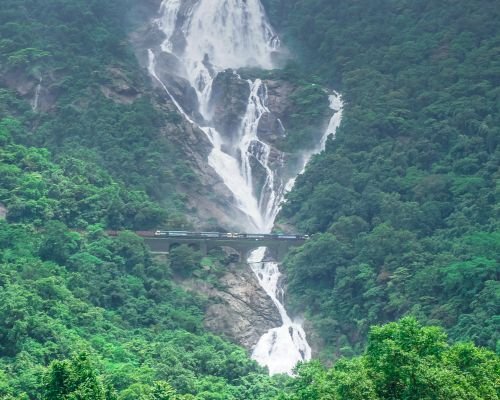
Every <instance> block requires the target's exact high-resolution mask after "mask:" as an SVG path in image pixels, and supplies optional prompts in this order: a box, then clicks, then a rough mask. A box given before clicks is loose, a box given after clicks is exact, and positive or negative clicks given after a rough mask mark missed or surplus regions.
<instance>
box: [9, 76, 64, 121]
mask: <svg viewBox="0 0 500 400" xmlns="http://www.w3.org/2000/svg"><path fill="white" fill-rule="evenodd" d="M60 79H61V77H60V76H56V74H55V73H54V72H53V71H46V72H45V73H44V74H42V75H40V76H39V77H38V78H36V77H34V76H31V75H28V74H26V73H25V72H24V71H22V70H17V69H14V70H11V71H8V72H6V73H4V74H0V82H2V83H3V84H4V85H5V86H7V87H8V88H9V89H11V90H13V91H15V92H17V93H18V94H19V95H20V96H21V97H23V98H24V99H26V100H27V101H28V102H29V103H30V104H31V105H32V108H33V109H34V111H38V112H47V111H50V110H51V109H52V107H53V106H54V105H55V103H56V101H57V98H58V97H59V95H60V89H59V87H58V82H59V81H60ZM35 99H36V101H35ZM35 102H36V106H34V104H35Z"/></svg>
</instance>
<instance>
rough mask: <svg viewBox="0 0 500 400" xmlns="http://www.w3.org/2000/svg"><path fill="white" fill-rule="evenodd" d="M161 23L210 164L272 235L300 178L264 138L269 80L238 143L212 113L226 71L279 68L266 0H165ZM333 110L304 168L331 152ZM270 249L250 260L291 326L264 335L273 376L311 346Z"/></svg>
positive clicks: (254, 223) (251, 101) (256, 84)
mask: <svg viewBox="0 0 500 400" xmlns="http://www.w3.org/2000/svg"><path fill="white" fill-rule="evenodd" d="M156 24H157V26H158V28H159V29H160V30H161V31H162V32H163V33H164V35H165V39H164V41H163V43H162V45H161V51H163V52H166V53H169V54H171V55H173V56H175V57H177V59H178V60H179V61H180V63H181V65H182V66H183V68H184V70H185V72H184V74H185V78H186V79H187V80H188V81H189V83H190V85H191V86H192V87H193V88H194V89H195V91H196V94H197V97H198V101H199V112H200V114H201V115H202V116H203V118H204V119H205V121H207V122H206V123H205V124H204V125H205V126H200V125H198V127H199V128H200V129H201V130H202V131H203V132H204V133H205V134H206V136H207V138H208V139H209V140H210V143H211V144H212V146H213V148H212V150H211V153H210V155H209V157H208V162H209V165H210V166H211V167H212V168H213V169H214V170H215V171H216V173H217V174H218V175H219V176H220V177H221V179H222V180H223V182H224V184H225V185H226V186H227V187H228V188H229V190H230V191H231V192H232V193H233V195H234V198H235V201H236V206H237V207H238V209H239V210H240V211H242V212H243V213H244V215H246V216H247V217H248V221H247V226H248V228H247V229H246V230H247V231H248V232H260V233H267V232H270V231H271V229H272V227H273V224H274V219H275V218H276V215H277V214H278V212H279V208H280V204H281V202H282V201H283V198H284V195H285V193H286V191H287V190H290V189H291V187H292V186H293V183H294V181H295V178H294V179H291V180H289V181H288V182H284V181H283V179H282V178H281V177H280V176H279V174H278V173H277V171H276V166H275V165H274V167H273V166H272V165H271V162H270V154H271V150H272V149H271V147H270V146H269V145H268V144H267V143H265V142H263V141H262V140H260V139H259V137H258V135H257V132H258V125H259V121H260V119H261V117H262V116H263V115H264V114H265V113H267V112H269V110H268V108H267V105H266V104H267V88H266V86H265V84H264V83H263V82H262V81H261V80H260V79H256V80H255V81H248V85H249V89H250V95H249V98H248V104H247V109H246V112H245V115H244V117H243V119H242V123H241V126H240V128H239V130H238V132H234V135H233V136H234V138H237V140H233V142H234V143H227V142H225V141H224V139H223V137H222V136H221V134H220V133H219V132H217V130H216V129H214V128H213V127H212V126H210V125H211V123H210V121H211V117H212V116H211V115H210V112H209V101H210V95H211V92H212V84H213V82H214V79H215V77H216V76H217V74H218V73H219V72H221V71H224V70H226V69H228V68H231V69H238V68H241V67H249V66H252V67H258V68H261V69H270V68H272V67H273V63H272V53H273V51H276V50H277V49H278V48H279V45H280V42H279V38H278V36H277V35H276V34H275V33H274V31H273V29H272V27H271V26H270V24H269V23H268V21H267V18H266V15H265V11H264V9H263V7H262V5H261V3H260V0H184V1H182V0H163V2H162V4H161V8H160V17H159V18H158V19H157V20H156ZM179 37H180V38H182V39H181V40H179ZM179 43H181V44H179ZM148 54H149V72H150V74H151V76H152V77H153V78H154V79H155V80H157V81H158V82H159V83H160V84H161V86H162V87H163V88H164V89H165V91H166V93H167V94H168V95H169V96H170V97H171V99H172V101H173V103H174V104H175V106H176V107H177V108H178V109H179V111H180V113H181V114H182V115H183V116H184V118H186V120H187V121H189V122H190V123H191V124H194V125H196V123H195V122H194V119H193V118H192V117H191V116H190V115H189V114H188V113H187V112H186V111H185V110H183V108H182V106H181V105H180V103H179V102H178V100H177V99H175V98H174V96H173V95H172V94H171V92H170V91H169V89H168V87H167V85H166V84H165V83H164V82H162V80H161V79H160V78H159V76H158V73H157V65H156V58H157V56H156V54H155V51H154V50H153V49H150V50H149V52H148ZM330 108H332V109H333V110H335V111H336V112H335V114H334V116H333V117H332V120H331V121H330V124H329V126H328V129H327V130H326V132H325V134H324V136H323V137H322V139H321V141H320V143H319V144H318V147H317V148H316V149H314V150H313V151H309V152H307V153H305V154H303V157H302V159H303V163H302V164H303V165H302V170H303V169H304V168H305V165H306V164H307V162H308V161H309V159H310V158H311V156H312V155H313V154H314V153H317V152H320V151H322V150H323V149H324V146H325V143H326V139H327V137H328V135H329V134H330V133H333V134H334V133H335V130H336V128H337V126H338V125H339V123H340V118H341V109H342V102H341V99H340V97H339V96H338V95H336V94H335V95H331V96H330ZM231 146H232V148H230V149H229V150H230V151H228V147H231ZM282 158H283V157H282ZM282 158H280V159H282ZM255 162H257V163H258V165H259V167H260V169H261V170H262V171H264V173H265V183H264V185H263V187H262V188H255V187H254V179H253V178H254V171H253V168H254V167H253V166H254V165H255ZM257 193H260V194H259V195H257ZM265 250H266V249H265V248H259V249H257V250H255V251H254V252H252V254H251V256H250V257H249V259H248V262H249V264H250V266H251V268H252V270H253V272H254V273H255V275H256V277H257V279H258V281H259V283H260V284H261V286H262V287H263V289H264V290H265V291H266V293H267V294H268V295H269V296H270V298H271V299H272V301H273V302H274V304H275V305H276V307H277V309H278V311H279V313H280V315H281V318H282V321H283V324H282V326H281V327H277V328H273V329H271V330H270V331H269V332H267V333H266V334H265V335H263V336H262V337H261V338H260V340H259V342H258V343H257V345H256V346H255V348H254V351H253V354H252V357H253V358H254V359H255V360H257V361H258V362H259V363H260V364H261V365H265V366H267V367H268V368H269V371H270V373H271V374H274V373H291V371H292V369H293V367H294V366H295V365H296V363H297V362H299V361H304V360H309V359H310V357H311V349H310V347H309V344H308V343H307V340H306V335H305V332H304V330H303V328H302V326H301V323H300V321H293V320H292V319H291V318H290V317H289V316H288V314H287V312H286V310H285V308H284V306H283V288H282V287H281V286H280V280H279V278H280V276H281V275H280V272H279V269H278V264H277V263H275V262H263V261H262V260H263V259H264V256H265Z"/></svg>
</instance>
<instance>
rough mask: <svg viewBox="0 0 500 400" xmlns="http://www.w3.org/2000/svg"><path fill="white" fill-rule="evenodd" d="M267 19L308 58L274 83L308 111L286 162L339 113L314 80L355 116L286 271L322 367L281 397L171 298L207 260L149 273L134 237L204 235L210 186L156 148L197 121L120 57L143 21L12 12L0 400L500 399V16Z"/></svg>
mask: <svg viewBox="0 0 500 400" xmlns="http://www.w3.org/2000/svg"><path fill="white" fill-rule="evenodd" d="M263 4H264V6H265V7H266V9H267V11H268V14H269V17H270V19H271V21H272V23H273V25H274V26H275V27H276V28H277V30H278V31H279V32H280V35H281V36H282V40H283V42H284V43H286V44H287V46H288V47H289V48H290V50H291V53H292V54H295V56H294V57H293V58H291V59H290V60H289V62H288V65H287V66H286V67H285V68H284V70H283V71H281V72H276V74H278V75H277V76H285V77H286V78H287V79H290V80H297V81H298V83H299V84H301V85H302V84H303V85H304V88H303V92H304V96H307V98H308V100H307V102H306V103H304V104H303V106H304V110H302V113H301V114H297V115H295V116H292V118H295V119H296V120H297V124H296V127H297V131H296V132H292V135H291V138H290V143H287V144H285V145H284V146H285V147H286V146H289V147H297V146H300V145H302V143H306V142H307V136H308V135H310V134H311V132H310V126H309V124H310V123H312V122H311V121H313V120H315V119H316V118H317V116H318V115H322V114H323V113H324V107H325V97H324V93H323V92H322V91H321V90H319V88H318V87H309V88H308V87H306V85H305V84H304V82H308V83H309V82H314V83H316V84H318V85H322V86H324V87H328V88H331V89H335V90H336V91H338V92H340V93H342V98H343V101H344V117H343V122H342V125H341V127H340V129H339V130H338V131H337V134H336V138H335V140H333V138H331V139H330V140H329V141H328V143H327V149H326V151H325V152H324V153H322V154H320V155H318V156H315V157H314V158H313V160H312V162H311V164H310V165H309V166H308V168H307V170H306V171H305V173H304V174H303V175H302V176H300V177H299V178H298V179H297V182H296V186H295V189H294V190H293V191H292V192H291V193H290V194H289V195H288V196H287V201H286V203H285V205H284V208H283V210H282V212H281V214H280V216H279V222H280V223H283V224H286V225H290V226H294V227H296V229H297V230H298V231H300V232H303V233H305V234H309V235H311V239H310V240H308V241H307V242H306V244H305V245H304V246H302V247H300V248H297V249H294V250H292V251H291V252H290V254H288V256H287V258H286V260H285V263H284V266H283V268H284V270H285V273H286V276H287V284H288V295H287V301H288V306H289V307H290V309H291V310H293V311H294V312H295V313H302V314H304V315H305V316H306V317H307V319H308V320H309V321H311V323H312V326H313V328H314V332H315V336H316V341H317V342H318V343H319V345H320V347H321V349H322V351H321V354H319V357H318V358H319V359H317V360H314V361H312V362H309V363H303V364H299V365H298V366H297V368H296V370H295V376H294V377H290V376H287V375H275V376H272V377H270V376H269V375H268V373H267V370H266V369H265V368H262V367H260V366H259V365H258V364H257V363H256V362H255V361H253V360H251V359H250V357H249V354H248V352H247V351H246V350H245V349H243V348H242V347H240V346H238V345H236V344H234V343H230V342H229V341H227V340H225V339H223V338H221V337H218V336H216V335H214V334H212V333H209V332H208V331H207V330H206V329H205V327H204V324H203V319H204V314H205V311H206V308H207V306H208V304H209V302H210V299H208V298H206V297H204V296H203V295H201V294H195V293H193V292H192V291H189V292H188V291H186V290H185V289H184V288H183V287H182V285H181V284H180V283H179V281H181V280H182V279H183V278H186V275H187V276H189V277H195V278H199V279H202V280H204V279H212V278H211V277H207V276H206V274H207V272H206V271H204V270H202V269H201V264H200V263H201V258H202V257H201V254H200V253H199V252H197V251H194V250H193V249H191V248H189V247H187V246H181V247H178V248H176V249H175V250H173V251H171V253H170V254H169V257H168V258H155V257H153V256H152V255H151V253H150V252H149V250H148V249H147V247H146V246H145V245H144V243H143V240H142V239H141V238H140V237H138V236H136V235H135V234H134V233H133V232H132V231H133V230H142V229H153V228H155V227H157V226H165V227H172V228H175V229H181V228H186V227H189V223H188V222H187V221H188V216H189V215H188V214H189V210H187V209H186V201H185V200H186V198H185V196H186V195H185V194H184V192H183V191H181V190H179V189H180V187H182V186H183V185H187V186H190V187H196V185H198V182H197V181H196V178H195V175H194V174H193V172H192V171H191V170H190V167H189V166H188V165H187V164H186V163H185V161H184V160H183V158H182V157H181V156H180V154H181V153H180V151H181V150H180V149H179V148H178V145H177V144H176V143H173V142H172V141H171V140H169V139H168V138H167V137H166V136H165V135H161V134H158V131H159V130H161V128H162V127H163V126H164V125H165V124H170V125H172V126H177V125H178V124H180V123H181V119H182V118H181V117H180V116H179V115H178V114H176V113H166V114H165V113H161V112H159V111H158V109H157V108H155V106H154V101H153V97H154V91H153V89H152V87H151V83H150V81H149V78H148V76H147V74H146V73H145V71H144V70H143V69H141V67H140V66H139V64H138V61H137V60H136V56H135V54H134V52H133V50H132V48H131V46H130V44H129V41H128V36H127V35H128V34H129V33H130V30H132V29H134V26H135V25H136V24H137V23H139V21H138V19H140V18H141V17H143V15H142V12H143V11H142V10H141V9H138V8H137V7H138V5H137V4H136V2H134V1H132V0H106V1H98V0H2V2H1V4H0V206H1V207H0V208H3V207H5V209H6V210H7V214H6V218H5V219H1V217H0V399H1V400H91V399H92V400H94V399H96V400H138V399H139V400H250V399H251V400H268V399H271V400H273V399H274V400H315V399H318V400H320V399H321V400H323V399H325V400H326V399H328V400H426V399H428V400H436V399H437V400H464V399H466V400H469V399H470V400H484V399H486V400H497V399H499V398H500V381H499V376H500V358H499V356H498V354H499V352H500V338H499V332H500V317H499V314H500V313H499V305H500V286H499V283H498V282H499V275H500V268H499V264H500V259H499V258H500V230H499V221H500V206H499V204H500V202H499V200H500V191H499V189H498V182H499V180H500V172H499V165H500V145H499V144H500V109H499V107H500V89H499V88H500V31H499V29H498V21H499V20H500V7H498V3H497V2H496V1H495V0H481V1H479V0H470V1H465V0H457V1H454V2H451V1H441V2H436V1H431V0H422V1H419V2H409V1H406V0H359V1H347V0H339V1H336V2H332V1H329V0H265V1H263ZM134 14H136V16H135V17H134V18H132V15H134ZM41 80H43V82H44V85H45V86H47V87H48V88H49V89H50V93H51V94H52V97H51V96H47V97H46V98H45V100H44V101H45V102H46V103H44V104H41V105H40V107H41V108H42V110H40V109H37V108H36V107H34V106H33V104H30V101H31V99H30V98H29V96H28V92H30V90H31V91H33V90H34V88H35V86H36V84H37V83H38V82H40V81H41ZM116 87H121V88H122V89H123V93H125V94H124V95H123V98H124V100H123V101H119V102H117V101H114V100H113V98H110V96H109V95H108V94H109V90H111V89H113V90H115V88H116ZM26 88H28V89H26ZM110 88H111V89H110ZM43 107H45V108H46V110H44V109H43ZM315 107H317V108H318V109H317V110H315ZM320 107H321V110H319V108H320ZM179 126H180V125H179ZM179 129H180V128H179ZM107 229H121V230H123V232H122V233H121V234H119V235H118V236H117V237H109V236H108V235H107V234H106V230H107ZM127 230H128V231H127ZM208 260H209V262H208V263H209V264H210V265H212V271H211V272H214V274H216V273H218V272H220V271H221V270H223V269H224V268H225V267H226V266H227V265H228V263H229V262H230V260H229V259H228V258H225V257H224V255H221V254H220V253H217V252H215V253H211V254H209V256H208ZM205 262H207V260H205Z"/></svg>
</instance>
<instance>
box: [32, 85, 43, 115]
mask: <svg viewBox="0 0 500 400" xmlns="http://www.w3.org/2000/svg"><path fill="white" fill-rule="evenodd" d="M41 91H42V77H41V76H40V77H39V78H38V84H37V85H36V87H35V96H34V97H33V100H32V101H31V110H32V111H33V112H37V111H38V103H39V100H40V92H41Z"/></svg>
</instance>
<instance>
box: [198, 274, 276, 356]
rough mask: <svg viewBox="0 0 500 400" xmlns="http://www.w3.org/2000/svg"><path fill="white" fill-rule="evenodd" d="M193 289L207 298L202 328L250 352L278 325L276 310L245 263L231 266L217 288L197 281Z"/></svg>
mask: <svg viewBox="0 0 500 400" xmlns="http://www.w3.org/2000/svg"><path fill="white" fill-rule="evenodd" d="M195 290H200V291H201V292H203V293H204V294H205V295H207V296H208V297H209V299H210V305H209V306H208V308H207V310H206V313H205V326H206V328H207V329H208V330H210V331H211V332H213V333H216V334H219V335H223V336H225V337H226V338H228V339H229V340H231V341H233V342H235V343H238V344H240V345H242V346H243V347H245V348H246V349H248V350H250V351H251V350H253V348H254V347H255V345H256V344H257V342H258V340H259V338H260V337H261V336H262V335H263V334H264V333H266V332H267V331H268V330H269V329H271V328H273V327H276V326H279V325H281V322H282V321H281V317H280V315H279V313H278V310H277V309H276V307H275V305H274V303H273V302H272V301H271V299H270V298H269V297H268V296H267V295H266V293H265V292H264V290H263V289H262V287H261V286H260V285H259V283H258V282H257V279H256V278H255V275H254V274H253V272H252V271H251V270H250V268H249V267H248V266H247V265H245V266H236V265H231V266H230V267H229V268H228V270H227V272H226V273H225V274H224V275H223V276H222V277H221V278H220V279H219V285H218V288H214V287H210V286H209V285H208V284H206V283H199V284H198V285H197V286H196V288H195Z"/></svg>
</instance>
